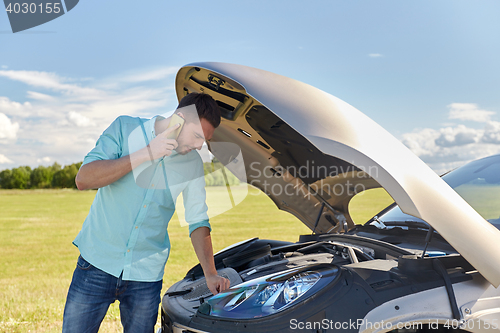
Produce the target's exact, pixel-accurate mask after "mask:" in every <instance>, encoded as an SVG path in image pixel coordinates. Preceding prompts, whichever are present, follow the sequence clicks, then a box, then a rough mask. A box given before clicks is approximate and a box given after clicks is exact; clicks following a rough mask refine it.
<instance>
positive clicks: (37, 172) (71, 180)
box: [0, 160, 239, 189]
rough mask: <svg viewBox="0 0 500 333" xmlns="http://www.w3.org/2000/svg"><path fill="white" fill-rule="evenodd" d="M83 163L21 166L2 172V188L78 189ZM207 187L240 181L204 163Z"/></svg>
mask: <svg viewBox="0 0 500 333" xmlns="http://www.w3.org/2000/svg"><path fill="white" fill-rule="evenodd" d="M81 165H82V162H78V163H73V164H70V165H66V166H64V167H61V165H60V164H58V163H57V162H56V163H54V164H52V165H51V166H48V167H45V166H43V165H41V166H38V167H37V168H35V169H31V167H29V166H20V167H17V168H13V169H6V170H3V171H0V188H3V189H40V188H76V184H75V177H76V174H77V173H78V170H79V169H80V166H81ZM203 170H204V173H205V182H206V184H207V186H224V185H238V184H239V180H238V178H236V177H235V176H234V175H233V174H232V173H231V172H230V171H229V170H228V169H227V168H224V167H223V165H222V163H220V162H218V161H217V160H215V161H213V162H206V163H203Z"/></svg>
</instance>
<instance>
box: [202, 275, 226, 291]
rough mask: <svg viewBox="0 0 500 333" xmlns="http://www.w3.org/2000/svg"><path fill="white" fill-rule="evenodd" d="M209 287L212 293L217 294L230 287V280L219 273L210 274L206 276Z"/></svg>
mask: <svg viewBox="0 0 500 333" xmlns="http://www.w3.org/2000/svg"><path fill="white" fill-rule="evenodd" d="M206 280H207V287H208V289H210V291H211V292H212V294H214V295H216V294H218V293H220V292H223V291H224V290H226V289H228V288H229V280H228V279H226V278H223V277H222V276H219V275H209V276H207V277H206Z"/></svg>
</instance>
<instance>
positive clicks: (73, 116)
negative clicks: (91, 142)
mask: <svg viewBox="0 0 500 333" xmlns="http://www.w3.org/2000/svg"><path fill="white" fill-rule="evenodd" d="M68 120H69V121H70V122H71V123H73V124H74V125H76V127H89V126H95V123H94V122H93V121H91V120H90V118H88V117H85V116H84V115H82V114H80V113H78V112H75V111H70V112H69V114H68Z"/></svg>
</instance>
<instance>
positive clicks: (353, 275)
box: [161, 63, 500, 333]
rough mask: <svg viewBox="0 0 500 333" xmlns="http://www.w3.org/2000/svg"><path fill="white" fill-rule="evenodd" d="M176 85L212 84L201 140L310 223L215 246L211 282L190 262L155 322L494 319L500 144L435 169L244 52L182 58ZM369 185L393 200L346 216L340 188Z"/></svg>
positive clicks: (285, 328)
mask: <svg viewBox="0 0 500 333" xmlns="http://www.w3.org/2000/svg"><path fill="white" fill-rule="evenodd" d="M176 90H177V95H178V97H179V99H180V98H182V97H183V96H184V95H185V94H187V93H189V92H193V91H196V92H205V93H208V94H211V95H212V96H213V97H214V99H215V100H216V101H217V103H218V104H219V106H220V107H221V110H222V113H223V120H222V123H221V126H220V127H219V128H218V129H217V130H216V132H215V133H214V137H213V139H212V140H211V142H210V143H209V149H210V150H211V152H212V153H213V154H214V155H215V156H216V157H217V159H218V160H219V161H221V162H222V163H223V164H224V165H226V166H227V167H228V169H230V170H231V171H233V173H234V174H235V175H236V176H237V177H238V178H240V180H242V181H246V182H248V183H250V184H252V185H253V186H255V187H258V188H260V189H261V190H262V191H264V192H265V193H266V194H267V195H268V196H269V197H270V198H271V199H272V200H273V201H274V203H275V204H276V206H277V208H279V209H282V210H285V211H288V212H290V213H292V214H294V215H295V216H296V217H297V218H298V219H300V220H301V221H302V222H303V223H304V224H305V225H306V226H308V227H309V228H310V229H311V234H309V235H301V236H300V237H298V238H299V240H298V242H296V243H290V242H283V241H276V240H264V239H258V238H252V239H248V240H246V241H243V242H241V243H238V244H235V245H233V246H231V247H229V248H226V249H224V250H222V251H220V252H219V253H217V254H216V255H215V263H216V267H217V269H218V273H219V274H220V275H222V276H225V277H227V278H228V279H229V280H230V281H231V288H230V289H229V290H226V291H224V292H222V293H220V294H218V295H215V296H213V295H212V294H211V293H210V291H209V290H208V288H207V286H206V283H205V279H204V276H203V271H202V269H201V267H200V265H197V266H195V267H193V268H192V269H190V270H189V271H188V272H187V274H186V276H185V278H184V279H183V280H182V281H179V282H177V283H176V284H174V285H173V286H172V287H171V288H170V289H169V290H168V291H167V293H166V294H165V296H164V297H163V300H162V329H161V330H162V332H179V333H180V332H184V333H188V332H296V331H300V332H314V333H317V332H334V331H337V330H342V331H346V332H389V331H391V332H392V331H394V332H425V331H428V330H432V331H467V332H483V331H484V330H487V331H490V330H492V331H497V332H498V331H500V289H497V288H496V287H498V285H499V284H500V230H498V228H499V226H500V219H499V218H500V155H496V156H491V157H487V158H484V159H481V160H477V161H474V162H471V163H469V164H466V165H465V166H463V167H461V168H458V169H456V170H454V171H452V172H450V173H448V174H446V175H444V176H443V177H442V178H440V177H438V176H437V175H436V174H435V173H434V172H433V171H432V170H430V169H429V168H428V167H427V166H426V165H425V164H424V163H423V162H422V161H421V160H420V159H419V158H418V157H416V156H415V155H413V154H412V153H411V152H410V151H409V150H408V149H407V148H406V147H405V146H404V145H403V144H401V143H400V142H399V141H398V140H396V139H395V138H393V137H392V136H391V135H390V134H389V133H388V132H386V131H385V130H383V129H382V128H381V127H380V126H379V125H377V124H376V123H375V122H373V121H372V120H371V119H369V118H368V117H366V116H365V115H363V114H362V113H361V112H359V111H358V110H356V109H355V108H353V107H352V106H350V105H348V104H347V103H345V102H343V101H341V100H339V99H337V98H335V97H333V96H331V95H329V94H327V93H325V92H323V91H321V90H318V89H316V88H314V87H311V86H309V85H306V84H304V83H301V82H298V81H295V80H292V79H289V78H286V77H283V76H279V75H276V74H273V73H269V72H265V71H262V70H258V69H254V68H249V67H245V66H239V65H231V64H222V63H197V64H191V65H187V66H184V67H183V68H181V69H180V71H179V72H178V74H177V79H176ZM224 143H230V145H227V144H224ZM376 187H383V188H384V189H385V190H386V191H387V192H388V193H389V194H390V195H391V196H392V198H393V199H394V200H395V204H393V205H391V206H389V207H387V208H386V209H384V210H383V211H382V212H380V213H379V214H378V215H377V216H375V217H373V218H372V219H371V220H370V221H368V222H367V223H366V224H364V225H356V224H354V222H353V221H352V218H351V217H350V214H349V202H350V200H351V199H352V197H353V196H355V195H356V194H358V193H361V192H363V191H364V190H366V189H370V188H376ZM464 199H465V200H464ZM269 223H272V217H270V218H269Z"/></svg>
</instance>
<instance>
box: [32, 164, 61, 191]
mask: <svg viewBox="0 0 500 333" xmlns="http://www.w3.org/2000/svg"><path fill="white" fill-rule="evenodd" d="M59 167H60V166H59ZM53 178H54V171H53V168H52V167H44V166H43V165H40V166H39V167H38V168H36V169H34V170H33V171H32V172H31V188H49V187H51V186H52V179H53Z"/></svg>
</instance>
